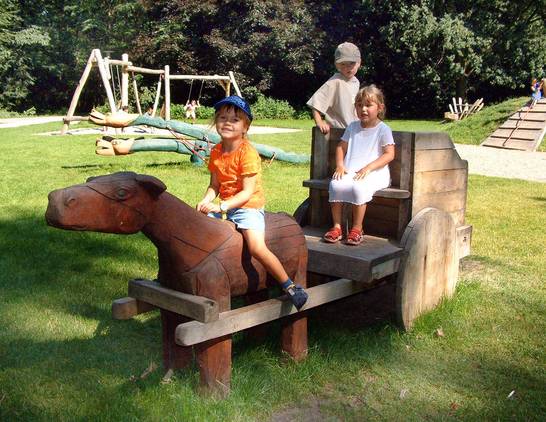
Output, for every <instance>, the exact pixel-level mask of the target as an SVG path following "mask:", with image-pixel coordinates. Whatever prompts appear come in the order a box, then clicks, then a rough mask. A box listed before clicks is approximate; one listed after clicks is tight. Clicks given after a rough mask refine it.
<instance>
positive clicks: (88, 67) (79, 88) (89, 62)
mask: <svg viewBox="0 0 546 422" xmlns="http://www.w3.org/2000/svg"><path fill="white" fill-rule="evenodd" d="M94 61H95V50H93V51H91V54H90V55H89V58H88V59H87V64H86V65H85V69H84V70H83V74H82V76H81V78H80V81H79V82H78V85H77V86H76V90H75V91H74V95H73V96H72V101H71V102H70V107H68V112H67V113H66V119H67V120H65V121H64V124H63V128H62V129H61V135H64V134H66V132H67V131H68V126H69V124H70V120H69V119H70V118H71V117H72V116H74V112H75V111H76V106H77V105H78V100H79V99H80V94H81V92H82V90H83V87H84V85H85V82H86V81H87V78H88V77H89V73H91V69H92V68H93V62H94Z"/></svg>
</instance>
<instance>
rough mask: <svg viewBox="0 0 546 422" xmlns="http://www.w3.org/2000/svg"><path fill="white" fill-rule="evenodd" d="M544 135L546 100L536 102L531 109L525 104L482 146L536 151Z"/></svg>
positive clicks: (545, 129)
mask: <svg viewBox="0 0 546 422" xmlns="http://www.w3.org/2000/svg"><path fill="white" fill-rule="evenodd" d="M545 134H546V99H542V100H538V101H537V102H536V104H535V105H534V106H533V107H530V105H529V104H526V105H525V106H523V107H522V108H520V109H519V110H518V111H516V112H515V113H514V114H512V115H511V116H510V117H509V118H508V120H507V121H506V122H504V123H503V124H502V125H501V126H500V127H499V128H498V129H497V130H496V131H495V132H493V133H492V134H491V135H490V136H489V137H488V138H487V139H486V140H485V141H483V142H482V144H481V145H482V146H485V147H494V148H505V149H517V150H522V151H536V150H537V148H538V147H539V145H540V143H541V142H542V140H543V139H544V135H545Z"/></svg>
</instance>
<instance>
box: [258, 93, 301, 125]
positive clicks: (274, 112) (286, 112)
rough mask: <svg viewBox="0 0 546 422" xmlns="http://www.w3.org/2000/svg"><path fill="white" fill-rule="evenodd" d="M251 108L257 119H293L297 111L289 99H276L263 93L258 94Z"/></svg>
mask: <svg viewBox="0 0 546 422" xmlns="http://www.w3.org/2000/svg"><path fill="white" fill-rule="evenodd" d="M251 108H252V114H253V115H254V118H255V119H292V118H293V117H294V114H295V113H296V111H295V110H294V108H293V107H292V106H291V105H290V104H288V101H284V100H276V99H274V98H270V97H266V96H264V95H262V94H258V95H257V97H256V102H255V103H254V104H252V106H251Z"/></svg>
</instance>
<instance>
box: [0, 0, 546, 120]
mask: <svg viewBox="0 0 546 422" xmlns="http://www.w3.org/2000/svg"><path fill="white" fill-rule="evenodd" d="M545 22H546V0H538V1H537V0H533V1H530V0H522V1H520V2H512V1H508V0H476V1H474V2H461V1H456V0H447V1H446V0H442V1H439V0H411V1H402V0H392V1H389V2H383V1H373V0H358V1H357V0H346V1H343V2H338V1H336V2H322V1H318V0H281V1H275V0H262V1H260V0H225V1H219V0H175V1H173V0H157V1H150V0H127V1H121V0H88V1H87V2H80V1H75V0H41V1H37V0H19V1H16V0H0V83H2V85H3V94H2V95H1V96H0V107H4V108H11V109H15V110H24V109H25V108H29V107H31V106H35V107H36V108H37V109H39V110H52V109H65V108H66V107H67V105H68V103H69V101H70V98H71V96H72V94H73V91H74V88H75V86H76V84H77V82H78V80H79V77H80V76H81V72H82V71H83V68H84V66H85V63H86V61H87V58H88V57H89V54H90V52H91V50H92V49H93V48H100V49H101V51H103V53H106V52H110V54H111V56H112V57H114V58H119V57H120V56H121V54H122V53H124V52H126V53H128V54H129V56H130V58H131V60H132V61H133V62H134V63H136V64H138V65H141V66H147V67H153V68H160V67H163V66H164V65H167V64H168V65H169V66H170V67H171V70H172V71H173V72H174V73H184V74H199V73H201V74H203V73H204V74H214V73H217V74H224V73H226V72H227V71H229V70H233V71H234V72H235V73H236V77H237V81H238V83H239V85H240V87H241V89H242V90H243V92H244V93H245V95H246V96H247V97H250V98H251V99H252V100H254V99H257V98H259V96H260V95H266V96H269V97H276V98H279V99H283V100H287V101H288V102H289V103H290V104H292V105H293V106H296V107H301V106H303V104H304V103H305V102H306V100H307V99H308V98H309V96H310V95H311V94H312V93H313V92H314V90H316V89H317V88H318V87H319V86H320V85H321V84H322V83H323V82H324V81H325V80H326V79H327V78H328V77H329V76H331V74H332V73H333V72H334V71H335V68H334V65H333V52H334V49H335V47H336V45H337V44H339V43H340V42H343V41H346V40H348V41H352V42H354V43H355V44H357V45H358V46H359V47H360V48H361V51H362V57H363V63H362V68H361V71H360V73H359V75H358V76H359V79H360V80H361V81H362V82H363V83H376V84H377V85H379V86H381V87H382V88H383V89H384V90H385V93H386V95H387V99H388V105H389V110H390V111H391V114H392V113H394V114H397V115H421V116H427V115H434V114H438V113H440V112H442V111H444V108H445V104H447V102H448V101H449V98H450V97H451V96H453V95H457V96H462V97H464V96H468V97H470V98H469V99H471V100H472V99H474V98H476V97H482V96H483V97H485V99H486V101H488V102H490V101H494V100H498V99H501V98H503V97H506V96H508V95H514V94H521V93H525V92H527V91H528V86H529V81H530V79H531V78H532V77H544V76H546V74H545V73H546V67H545V63H546V30H545V29H546V28H545V26H546V24H545ZM156 82H157V81H156V80H151V79H150V78H142V79H141V80H139V83H140V84H141V85H142V86H143V88H147V89H148V90H149V91H150V90H153V89H154V88H153V86H154V84H155V83H156ZM88 86H94V87H96V89H86V90H85V91H84V96H83V98H82V102H81V107H82V108H84V109H88V108H89V107H91V106H92V105H94V104H100V103H103V102H104V99H105V98H104V97H105V96H104V90H103V88H102V86H101V82H100V80H99V79H98V77H97V75H96V74H95V75H94V76H93V77H92V79H91V80H90V81H89V82H88ZM205 86H206V89H204V90H203V94H204V95H203V100H204V102H205V103H206V102H207V101H212V100H213V99H215V98H218V96H219V95H221V92H222V91H221V89H220V88H219V87H218V86H217V85H216V86H214V85H213V84H211V83H209V84H206V85H205ZM194 90H195V87H194ZM150 92H151V91H150ZM188 95H189V85H188V84H185V85H184V83H180V84H178V85H176V86H175V87H173V99H174V101H179V102H184V101H185V100H186V99H187V96H188ZM195 95H196V94H195V91H193V92H192V96H195ZM37 99H39V101H37Z"/></svg>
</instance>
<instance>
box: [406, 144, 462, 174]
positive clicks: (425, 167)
mask: <svg viewBox="0 0 546 422" xmlns="http://www.w3.org/2000/svg"><path fill="white" fill-rule="evenodd" d="M461 168H468V162H467V161H466V160H462V159H461V157H459V154H458V153H457V151H456V150H455V149H439V150H418V151H415V164H414V170H413V171H414V172H415V173H417V172H421V171H434V170H450V169H461Z"/></svg>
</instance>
